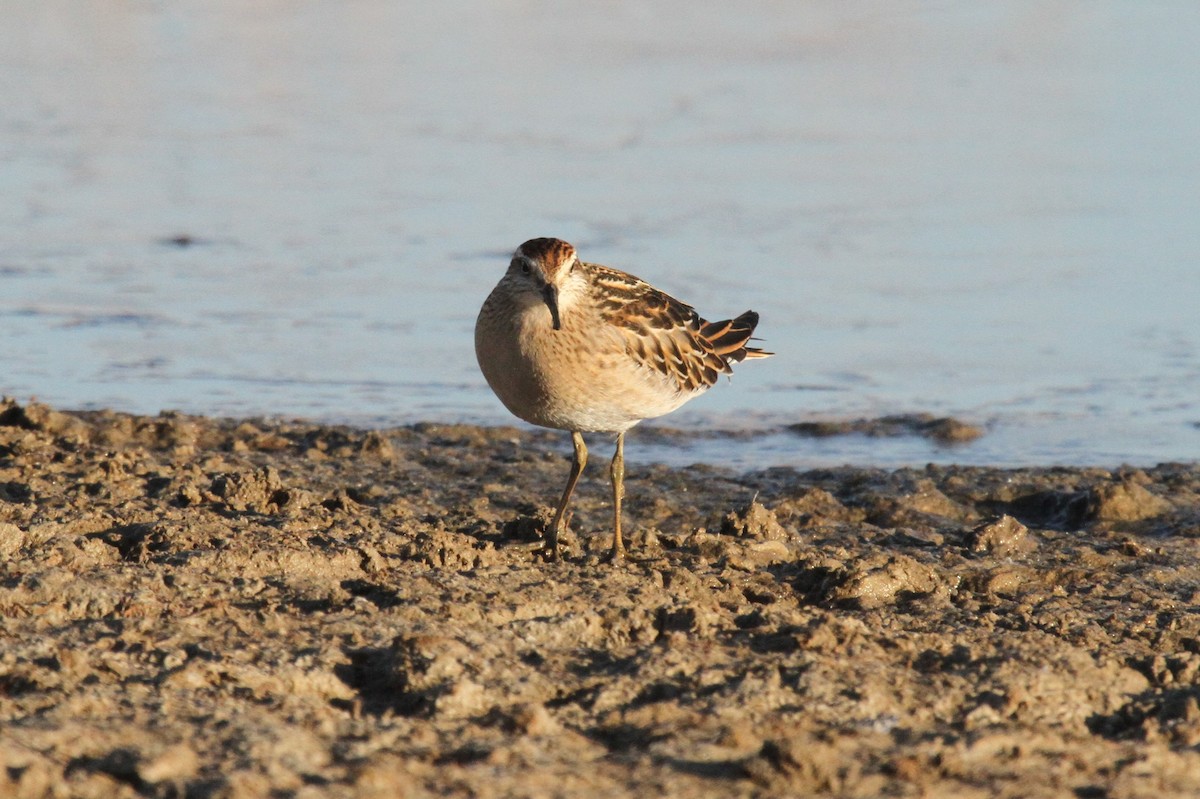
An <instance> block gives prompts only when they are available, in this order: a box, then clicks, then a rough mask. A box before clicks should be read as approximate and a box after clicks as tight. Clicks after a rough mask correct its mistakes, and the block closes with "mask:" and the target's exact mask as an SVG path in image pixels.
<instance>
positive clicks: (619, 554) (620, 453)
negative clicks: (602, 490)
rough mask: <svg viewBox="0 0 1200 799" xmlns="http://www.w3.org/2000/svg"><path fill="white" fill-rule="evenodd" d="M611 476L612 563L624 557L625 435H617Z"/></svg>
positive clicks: (610, 470) (610, 471)
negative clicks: (622, 509)
mask: <svg viewBox="0 0 1200 799" xmlns="http://www.w3.org/2000/svg"><path fill="white" fill-rule="evenodd" d="M609 474H610V475H611V476H612V489H613V546H612V553H611V556H612V559H613V561H618V560H621V559H622V558H624V557H625V541H624V540H623V539H622V538H621V500H623V499H624V498H625V433H623V432H622V433H618V434H617V451H616V452H615V453H614V454H613V459H612V466H611V467H610V468H609Z"/></svg>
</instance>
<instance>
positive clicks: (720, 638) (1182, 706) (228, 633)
mask: <svg viewBox="0 0 1200 799" xmlns="http://www.w3.org/2000/svg"><path fill="white" fill-rule="evenodd" d="M567 449H568V444H567V442H566V440H565V438H564V437H563V436H562V435H560V434H558V433H556V432H553V431H544V432H543V431H527V430H518V429H516V428H481V427H475V426H471V425H439V424H422V425H411V426H407V427H402V428H389V429H383V430H379V429H374V430H368V429H359V428H353V427H347V426H336V425H320V424H310V423H306V422H294V421H280V420H261V419H259V420H253V421H249V420H228V419H208V418H204V417H196V416H186V415H182V414H170V413H168V414H162V415H159V416H134V415H129V414H123V413H117V412H111V411H88V412H80V413H70V412H61V411H56V410H53V409H51V408H48V407H46V406H43V405H39V404H36V403H29V404H18V403H15V402H12V401H5V402H4V403H3V404H0V554H2V555H3V559H4V569H3V579H2V580H0V618H2V620H3V625H4V637H5V642H6V645H5V647H4V651H3V653H2V654H0V696H2V697H3V704H0V708H2V712H3V722H4V724H3V725H2V726H0V759H2V760H3V761H4V765H5V766H6V769H5V770H4V771H0V787H2V788H4V790H5V791H7V792H8V793H11V794H13V795H16V796H42V795H73V796H75V795H78V796H130V797H133V796H144V795H153V796H172V795H187V796H204V797H209V796H211V797H219V796H241V795H265V794H267V793H269V792H271V791H275V792H282V793H290V794H292V795H297V796H300V795H303V796H308V795H312V796H359V795H362V796H371V795H378V796H390V795H395V791H396V790H397V789H398V788H399V787H402V788H404V789H405V790H408V791H410V792H411V793H412V794H413V795H417V796H420V795H445V794H449V795H479V796H490V795H495V796H503V795H538V794H547V793H549V794H554V793H562V794H576V795H587V794H600V793H605V794H611V795H635V794H642V795H645V794H647V793H654V794H661V795H666V796H752V795H760V794H764V793H783V794H788V793H791V794H805V795H840V796H859V795H861V796H868V795H879V794H886V795H897V796H918V795H920V796H927V797H939V796H945V797H950V796H969V795H980V796H1006V795H1012V796H1018V795H1021V796H1028V795H1047V796H1051V795H1062V794H1070V793H1071V792H1072V791H1074V792H1075V794H1076V795H1107V796H1157V795H1167V794H1171V793H1178V794H1186V793H1189V792H1200V753H1198V752H1197V747H1198V746H1200V614H1198V612H1197V611H1200V568H1197V566H1196V563H1195V557H1194V546H1195V539H1197V538H1200V464H1194V463H1193V464H1163V465H1159V466H1157V467H1154V468H1146V469H1137V468H1122V469H1112V470H1110V469H1100V468H1063V467H1045V468H1015V469H1014V468H1006V469H995V468H988V467H978V466H971V467H960V466H929V467H924V468H901V469H872V468H859V467H839V468H828V469H813V470H807V471H796V470H794V469H790V468H770V469H763V470H759V471H751V472H747V473H744V474H742V473H735V472H733V471H731V470H727V469H721V468H719V467H714V466H705V465H697V466H693V467H688V468H673V467H668V466H663V465H647V464H645V463H640V462H638V461H637V459H636V458H635V457H633V456H632V454H631V457H630V459H629V460H628V461H627V475H626V491H627V496H626V501H625V506H626V516H625V520H626V525H627V533H628V536H627V537H628V539H629V540H628V543H629V545H630V554H631V559H630V561H629V562H628V563H626V564H622V565H620V566H617V567H615V568H614V567H611V566H608V565H605V564H602V563H601V562H600V557H601V555H602V554H603V552H604V551H605V549H606V548H607V546H608V544H609V537H608V534H609V512H610V509H609V504H608V503H609V497H608V484H607V477H606V471H605V469H604V468H602V466H603V464H600V463H599V460H603V459H602V458H598V461H597V462H594V463H592V464H590V466H589V468H588V470H587V471H586V472H585V474H584V477H583V479H582V481H581V482H580V485H579V489H578V493H577V496H576V500H575V504H574V509H575V518H574V520H573V524H572V530H573V532H572V534H571V535H570V536H569V537H568V538H566V539H565V540H564V544H565V552H566V559H565V561H564V562H561V563H554V564H546V563H543V562H541V561H540V560H539V559H538V558H537V556H536V546H537V541H538V538H539V535H540V531H541V530H542V529H544V526H545V524H546V523H547V521H548V512H549V508H550V506H551V505H552V504H553V502H554V500H556V499H557V496H558V493H559V492H560V491H561V489H562V483H563V482H564V481H565V478H566V473H567ZM597 456H599V453H597ZM6 781H7V782H6Z"/></svg>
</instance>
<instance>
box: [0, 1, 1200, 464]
mask: <svg viewBox="0 0 1200 799" xmlns="http://www.w3.org/2000/svg"><path fill="white" fill-rule="evenodd" d="M0 13H3V14H4V18H5V20H6V24H5V25H4V26H3V27H2V28H0V91H2V93H3V95H2V96H3V97H5V109H4V112H3V114H0V182H2V184H3V193H2V195H0V196H2V197H3V200H0V340H2V341H4V342H5V346H4V349H3V352H2V353H0V390H2V391H3V392H5V393H7V394H10V395H14V396H17V397H19V398H28V397H31V396H36V397H38V398H40V399H43V400H46V401H49V402H51V403H53V404H55V405H57V406H60V407H76V408H81V407H116V408H119V409H123V410H130V411H138V412H148V413H153V412H157V411H158V410H160V409H164V408H175V409H182V410H185V411H189V412H197V413H206V414H229V415H255V414H270V415H284V416H304V417H310V418H317V419H328V420H346V421H354V422H360V423H368V424H396V423H404V422H409V421H416V420H427V419H435V420H446V421H477V422H485V423H508V422H509V421H510V419H509V417H507V415H506V413H505V411H504V410H503V408H502V407H501V406H500V405H499V403H498V402H497V401H496V400H495V399H494V398H493V397H492V396H491V394H490V392H489V391H488V390H487V388H486V386H485V384H484V383H483V381H482V378H481V377H480V376H479V373H478V370H477V368H476V366H475V363H474V354H473V348H472V343H471V331H472V327H473V324H474V317H475V313H476V311H477V309H478V306H479V304H480V303H481V302H482V300H483V298H484V296H486V294H487V292H488V291H489V290H490V289H491V286H492V285H493V284H494V282H495V281H496V279H497V278H498V277H499V274H500V272H501V271H502V270H503V268H504V265H505V263H506V261H507V254H508V253H509V252H510V251H511V250H512V249H513V248H514V247H515V246H516V245H517V244H519V243H520V242H521V241H523V240H524V239H526V238H530V237H532V236H541V235H553V236H560V237H563V238H567V239H568V240H570V241H572V242H574V243H575V244H576V245H577V247H578V248H579V250H580V251H581V253H582V255H583V257H585V258H586V259H588V260H594V261H599V262H601V263H608V264H610V265H613V266H616V267H619V268H623V269H626V270H627V271H631V272H634V273H635V274H638V275H641V276H642V277H645V278H647V279H650V280H651V281H652V282H654V283H655V284H657V285H658V286H660V287H661V288H663V289H665V290H667V291H669V292H671V293H673V294H675V295H676V296H679V297H680V298H682V299H684V300H686V301H688V302H690V303H692V304H694V305H696V306H697V307H698V308H699V309H700V310H701V311H702V312H703V313H705V314H706V315H708V316H710V318H711V317H715V316H719V315H726V314H736V313H739V312H741V311H742V310H745V309H746V308H753V309H755V310H757V311H759V312H760V313H761V314H762V318H763V322H762V324H761V327H760V332H761V335H762V337H763V338H764V339H766V346H768V347H769V348H770V349H773V350H775V351H776V352H777V353H778V355H777V356H776V357H775V358H773V359H770V360H768V361H760V362H756V363H752V364H748V365H746V366H745V368H742V369H739V371H738V374H737V375H736V377H735V379H734V380H733V381H731V383H730V384H729V385H721V386H719V387H718V388H717V389H715V390H714V391H712V392H710V393H709V394H708V395H706V396H705V397H702V398H701V399H699V400H696V401H694V402H693V403H691V404H690V405H689V406H687V407H686V408H685V409H684V410H683V411H681V412H680V413H679V414H676V415H673V416H672V417H670V418H669V420H666V421H668V422H669V424H671V425H672V426H677V427H678V426H682V427H685V428H688V427H691V428H694V429H698V430H699V429H707V428H712V427H719V428H722V429H730V428H733V429H737V428H752V429H761V430H764V431H778V430H780V429H781V428H782V426H783V425H786V424H787V423H789V422H794V421H802V420H809V419H814V418H833V417H838V418H840V417H845V416H871V415H882V414H891V413H902V412H916V411H923V412H932V413H937V414H952V415H955V416H958V417H960V418H963V419H965V420H967V421H972V422H975V423H979V424H983V425H985V426H986V427H987V429H988V431H989V434H988V435H987V436H985V437H984V438H982V439H980V440H979V441H977V442H976V443H974V444H971V445H968V446H966V447H960V448H955V449H952V450H946V449H939V448H936V447H934V446H932V445H930V444H928V443H927V442H924V441H922V440H919V439H911V440H910V439H896V440H879V439H861V440H860V439H852V438H842V439H831V440H823V441H812V440H808V439H799V438H796V437H794V436H790V435H787V434H781V433H778V432H774V433H772V434H770V435H763V436H760V437H756V438H751V439H737V440H736V441H730V440H728V439H717V440H713V439H706V438H698V439H696V440H695V441H694V442H693V444H692V445H690V446H685V447H678V446H671V447H660V446H657V445H655V446H652V447H647V449H648V450H649V452H646V451H643V453H642V457H648V456H649V457H654V458H656V459H666V460H684V461H686V460H688V459H691V460H726V459H728V460H731V461H733V462H735V463H737V464H743V465H758V464H776V463H778V464H791V465H798V466H806V465H816V464H822V463H841V462H853V463H872V464H881V465H894V464H899V463H923V462H926V461H959V462H974V463H996V464H1023V463H1065V464H1080V463H1095V464H1100V465H1116V464H1119V463H1141V464H1150V463H1154V462H1157V461H1162V460H1178V459H1187V460H1193V459H1195V458H1196V457H1197V453H1198V452H1200V427H1198V425H1200V400H1198V395H1200V392H1198V390H1197V387H1198V385H1200V322H1198V321H1197V309H1198V308H1200V225H1197V222H1196V220H1197V219H1200V192H1197V190H1196V187H1197V186H1200V149H1198V148H1197V147H1196V145H1195V143H1196V141H1198V140H1200V130H1198V128H1200V82H1198V81H1196V80H1194V76H1195V75H1196V74H1197V73H1198V69H1197V68H1198V67H1200V55H1197V50H1196V48H1195V42H1197V41H1200V6H1195V5H1193V4H1187V3H1159V4H1146V3H1141V2H1124V3H1122V2H1112V3H1104V4H1096V3H1087V2H1082V0H1080V1H1079V2H1069V1H1066V0H1064V1H1063V2H1055V3H1044V2H1027V3H1025V2H1010V3H1005V4H978V3H971V2H949V3H939V4H929V3H916V2H913V3H904V2H900V3H887V4H879V3H854V2H851V3H812V4H804V5H801V6H797V5H796V4H791V3H773V2H760V3H752V4H737V5H736V6H733V5H730V6H720V5H713V6H711V7H701V6H700V5H699V4H691V3H685V2H655V3H635V2H627V3H591V4H587V3H585V4H571V5H570V6H569V7H558V6H555V5H553V4H541V3H525V4H497V5H495V6H491V7H487V6H485V7H481V6H479V5H478V4H471V3H466V2H446V3H440V4H434V5H430V6H429V7H423V8H419V9H417V8H413V7H409V6H408V5H407V4H395V3H388V2H384V0H362V1H361V2H355V3H332V2H305V3H294V2H282V0H279V1H278V2H264V3H255V4H244V3H236V2H232V0H209V1H208V2H203V3H201V2H181V3H170V4H157V3H148V2H132V3H123V4H112V3H102V2H94V3H81V2H77V1H76V0H44V1H43V2H39V3H24V2H16V1H15V0H0ZM631 457H633V456H632V454H631Z"/></svg>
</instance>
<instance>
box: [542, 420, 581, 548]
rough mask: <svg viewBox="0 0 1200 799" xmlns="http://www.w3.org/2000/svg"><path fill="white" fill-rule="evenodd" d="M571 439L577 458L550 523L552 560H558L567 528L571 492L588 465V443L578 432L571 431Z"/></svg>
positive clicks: (547, 543)
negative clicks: (559, 548)
mask: <svg viewBox="0 0 1200 799" xmlns="http://www.w3.org/2000/svg"><path fill="white" fill-rule="evenodd" d="M571 441H572V443H574V444H575V460H574V461H572V462H571V476H570V477H568V478H567V487H566V488H565V489H564V490H563V495H562V499H561V500H559V502H558V510H556V511H555V512H554V523H553V524H551V525H550V534H549V535H548V536H547V537H546V554H547V555H548V556H549V557H550V559H551V560H558V538H559V535H561V534H562V532H563V531H564V530H565V529H566V523H565V522H564V521H563V520H564V519H565V518H566V516H567V505H569V504H570V503H571V494H573V493H575V484H576V483H578V482H579V475H581V474H583V467H584V466H587V444H585V443H583V436H582V435H580V434H579V433H578V432H572V433H571Z"/></svg>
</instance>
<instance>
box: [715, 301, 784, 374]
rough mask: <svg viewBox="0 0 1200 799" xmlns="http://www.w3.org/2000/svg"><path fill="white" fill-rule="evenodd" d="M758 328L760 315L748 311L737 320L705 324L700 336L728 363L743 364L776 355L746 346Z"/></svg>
mask: <svg viewBox="0 0 1200 799" xmlns="http://www.w3.org/2000/svg"><path fill="white" fill-rule="evenodd" d="M757 326H758V314H757V313H755V312H754V311H746V312H745V313H744V314H742V315H741V316H739V317H737V318H736V319H724V320H722V321H720V322H705V323H703V325H702V326H701V327H700V335H701V336H703V337H704V338H705V340H707V341H708V343H709V344H711V345H712V348H713V350H715V351H716V353H717V354H718V355H720V356H721V357H722V358H724V359H725V360H726V361H727V362H730V363H741V362H742V361H744V360H746V359H747V358H766V357H769V356H771V355H774V354H775V353H773V352H767V351H765V350H761V349H759V348H758V347H748V346H746V342H748V341H750V337H751V336H752V335H753V334H754V328H755V327H757Z"/></svg>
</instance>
